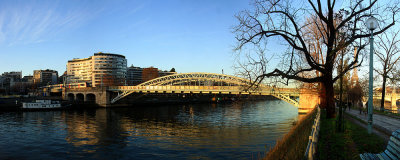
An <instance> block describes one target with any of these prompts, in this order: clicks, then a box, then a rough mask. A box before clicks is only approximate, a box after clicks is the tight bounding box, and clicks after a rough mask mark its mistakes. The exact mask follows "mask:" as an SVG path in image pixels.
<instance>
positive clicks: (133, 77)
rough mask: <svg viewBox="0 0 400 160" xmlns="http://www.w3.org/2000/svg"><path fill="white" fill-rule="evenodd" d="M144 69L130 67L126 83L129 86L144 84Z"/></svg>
mask: <svg viewBox="0 0 400 160" xmlns="http://www.w3.org/2000/svg"><path fill="white" fill-rule="evenodd" d="M142 72H143V68H140V67H134V66H130V67H128V72H127V75H126V78H127V79H126V82H127V84H128V85H129V86H136V85H138V84H140V83H142V82H143V79H142Z"/></svg>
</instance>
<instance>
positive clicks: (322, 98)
mask: <svg viewBox="0 0 400 160" xmlns="http://www.w3.org/2000/svg"><path fill="white" fill-rule="evenodd" d="M318 85H319V98H320V102H321V104H320V105H319V106H320V107H321V108H322V109H325V108H326V89H325V84H324V83H322V82H319V83H318Z"/></svg>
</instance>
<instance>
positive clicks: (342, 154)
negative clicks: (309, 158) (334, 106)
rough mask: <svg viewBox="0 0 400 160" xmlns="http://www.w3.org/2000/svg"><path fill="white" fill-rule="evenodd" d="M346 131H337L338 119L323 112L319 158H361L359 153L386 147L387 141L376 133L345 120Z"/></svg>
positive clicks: (376, 151) (373, 151) (381, 149)
mask: <svg viewBox="0 0 400 160" xmlns="http://www.w3.org/2000/svg"><path fill="white" fill-rule="evenodd" d="M344 122H345V131H344V132H337V131H336V119H326V114H325V111H323V112H322V113H321V128H320V134H319V135H320V137H319V141H318V146H317V147H318V148H317V157H318V159H321V160H323V159H360V157H359V154H361V153H365V152H370V153H378V152H382V151H383V150H384V149H385V147H386V146H385V142H384V140H383V139H382V138H380V137H379V136H377V135H375V134H371V135H370V134H368V132H367V130H366V129H365V128H363V127H361V126H358V125H356V124H354V123H352V122H350V121H347V120H345V121H344Z"/></svg>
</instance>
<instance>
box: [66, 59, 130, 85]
mask: <svg viewBox="0 0 400 160" xmlns="http://www.w3.org/2000/svg"><path fill="white" fill-rule="evenodd" d="M126 63H127V60H126V59H125V56H123V55H119V54H111V53H101V52H99V53H94V55H93V56H90V57H89V58H83V59H73V60H69V61H68V63H67V82H66V83H80V82H87V83H89V84H91V85H92V86H93V87H96V86H115V85H116V86H119V85H125V84H126V75H127V66H126Z"/></svg>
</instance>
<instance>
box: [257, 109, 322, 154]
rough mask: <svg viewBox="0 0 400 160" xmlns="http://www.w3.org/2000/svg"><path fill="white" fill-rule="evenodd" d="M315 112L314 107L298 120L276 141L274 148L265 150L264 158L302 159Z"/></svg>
mask: <svg viewBox="0 0 400 160" xmlns="http://www.w3.org/2000/svg"><path fill="white" fill-rule="evenodd" d="M316 112H317V109H314V110H313V111H312V112H310V113H309V114H307V115H306V116H305V117H304V118H303V119H301V120H299V121H298V122H297V123H296V125H295V126H293V128H292V129H291V130H290V131H289V132H288V133H287V134H286V135H285V136H283V138H282V139H280V140H278V141H277V142H276V144H275V146H274V148H271V149H270V150H269V151H268V152H267V155H266V156H265V157H264V159H267V160H276V159H303V158H304V154H305V151H306V148H307V144H308V136H309V135H310V133H311V127H312V125H313V123H314V118H315V115H316Z"/></svg>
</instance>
